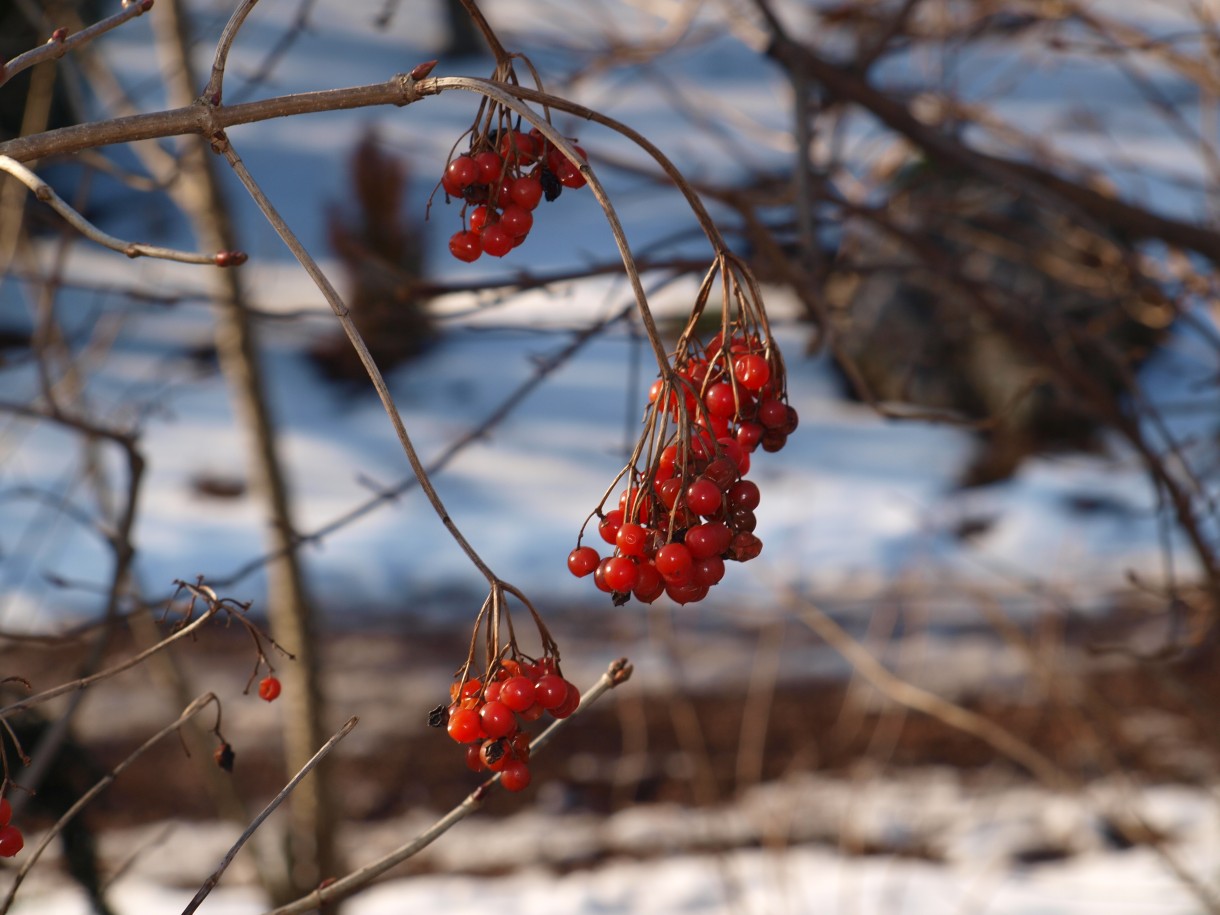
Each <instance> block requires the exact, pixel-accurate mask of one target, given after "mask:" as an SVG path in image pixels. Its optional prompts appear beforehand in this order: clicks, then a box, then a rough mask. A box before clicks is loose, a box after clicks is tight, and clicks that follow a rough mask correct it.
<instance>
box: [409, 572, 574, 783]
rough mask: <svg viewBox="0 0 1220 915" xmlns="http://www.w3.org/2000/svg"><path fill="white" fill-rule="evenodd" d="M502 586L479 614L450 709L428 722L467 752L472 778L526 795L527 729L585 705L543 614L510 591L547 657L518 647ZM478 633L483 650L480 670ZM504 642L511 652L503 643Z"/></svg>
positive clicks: (433, 714) (452, 688)
mask: <svg viewBox="0 0 1220 915" xmlns="http://www.w3.org/2000/svg"><path fill="white" fill-rule="evenodd" d="M505 587H507V586H504V585H500V584H497V585H496V586H494V587H493V588H492V592H491V594H490V595H489V596H488V598H487V600H486V601H485V602H484V604H483V608H482V610H480V611H479V616H478V619H477V620H476V621H475V636H474V638H473V639H472V640H471V645H470V652H469V654H468V655H467V657H466V663H465V664H463V665H462V667H461V668H459V670H458V672H457V674H456V675H455V676H454V682H453V683H452V684H451V685H450V687H449V702H448V703H447V704H445V705H438V706H437V707H436V708H434V709H433V710H432V711H431V713H429V715H428V724H429V725H431V726H432V727H437V728H439V727H444V728H445V729H446V731H447V732H448V734H449V736H450V737H451V738H453V740H455V741H456V742H457V743H460V744H463V745H465V747H466V765H467V766H468V767H469V768H470V769H471V770H473V771H475V772H483V771H490V772H494V773H499V776H500V784H501V785H503V786H504V787H505V788H506V789H508V790H509V791H521V790H523V789H524V788H525V787H527V786H528V785H529V783H530V769H529V758H530V736H529V734H528V733H526V731H525V730H524V729H523V727H522V726H523V725H524V724H527V723H529V722H533V721H537V720H538V719H539V718H542V717H543V716H544V715H550V716H551V717H552V718H567V717H568V716H569V715H571V714H572V713H573V712H574V711H576V707H577V706H578V705H580V690H579V689H577V687H576V686H575V684H573V683H572V682H571V681H569V680H567V679H566V678H565V677H564V676H563V673H562V672H561V670H560V666H559V647H558V646H557V645H556V644H555V640H554V639H553V638H551V634H550V632H548V631H547V628H546V626H545V625H544V624H543V622H542V619H541V617H539V615H538V612H537V611H536V610H535V609H534V607H533V605H532V604H530V603H529V601H528V600H526V598H525V596H524V595H522V594H521V593H520V592H518V591H516V590H515V589H513V594H514V595H515V596H516V597H518V598H519V599H520V600H521V601H522V602H523V603H524V604H525V606H526V607H527V608H528V609H529V611H530V614H531V615H532V617H533V620H534V624H535V625H536V626H537V628H538V635H539V638H540V639H541V642H542V655H541V657H538V658H533V657H529V656H527V655H525V654H524V653H522V651H521V650H520V648H519V647H518V645H517V638H516V633H515V632H514V630H513V624H512V618H511V616H510V615H509V611H508V607H507V606H506V605H505V598H504V593H503V590H502V589H503V588H505ZM480 629H483V633H482V640H483V648H484V656H483V664H482V670H481V671H480V669H479V664H478V644H479V640H480ZM503 633H506V634H507V644H501V636H502V634H503Z"/></svg>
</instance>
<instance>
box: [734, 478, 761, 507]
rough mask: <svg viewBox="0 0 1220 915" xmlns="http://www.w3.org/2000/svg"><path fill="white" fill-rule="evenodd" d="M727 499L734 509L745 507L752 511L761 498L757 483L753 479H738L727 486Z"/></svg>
mask: <svg viewBox="0 0 1220 915" xmlns="http://www.w3.org/2000/svg"><path fill="white" fill-rule="evenodd" d="M728 499H729V505H730V506H731V507H732V508H733V509H734V510H736V509H739V508H747V509H749V510H750V511H754V509H756V508H758V503H759V502H760V501H761V500H762V494H761V493H760V492H759V490H758V484H757V483H755V482H754V481H753V480H738V481H737V482H736V483H734V484H733V485H732V486H730V487H729V491H728Z"/></svg>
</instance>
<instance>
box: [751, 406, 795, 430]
mask: <svg viewBox="0 0 1220 915" xmlns="http://www.w3.org/2000/svg"><path fill="white" fill-rule="evenodd" d="M758 421H759V422H760V423H762V425H763V428H764V429H782V428H783V427H784V426H785V425H786V424H787V422H788V405H787V404H786V403H784V402H783V401H779V400H764V401H763V402H762V403H760V404H759V405H758Z"/></svg>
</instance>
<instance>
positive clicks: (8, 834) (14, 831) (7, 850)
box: [0, 825, 25, 858]
mask: <svg viewBox="0 0 1220 915" xmlns="http://www.w3.org/2000/svg"><path fill="white" fill-rule="evenodd" d="M23 848H25V837H24V836H22V835H21V830H20V829H18V828H17V827H16V826H11V825H10V826H4V827H2V828H0V858H11V857H13V855H15V854H17V852H19V851H21V849H23Z"/></svg>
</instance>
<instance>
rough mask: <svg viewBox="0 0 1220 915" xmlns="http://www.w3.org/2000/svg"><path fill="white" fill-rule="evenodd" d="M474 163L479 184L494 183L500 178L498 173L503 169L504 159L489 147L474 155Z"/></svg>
mask: <svg viewBox="0 0 1220 915" xmlns="http://www.w3.org/2000/svg"><path fill="white" fill-rule="evenodd" d="M474 163H475V165H477V166H478V167H479V183H480V184H495V183H496V182H497V181H499V180H500V173H501V172H502V171H503V170H504V160H503V159H501V158H500V157H499V156H498V155H497V154H496V153H494V152H492V151H491V150H490V149H487V150H484V151H483V152H481V153H479V154H478V155H476V156H475V157H474Z"/></svg>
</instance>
